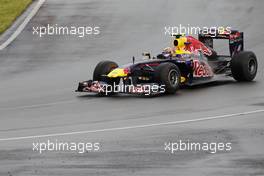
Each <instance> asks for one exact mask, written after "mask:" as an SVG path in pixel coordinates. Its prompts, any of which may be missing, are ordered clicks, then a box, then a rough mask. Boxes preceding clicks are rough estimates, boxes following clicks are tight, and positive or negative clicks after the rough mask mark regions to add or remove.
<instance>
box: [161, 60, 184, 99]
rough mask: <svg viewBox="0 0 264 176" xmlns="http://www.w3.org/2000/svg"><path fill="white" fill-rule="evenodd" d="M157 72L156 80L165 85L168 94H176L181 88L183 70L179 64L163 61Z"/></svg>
mask: <svg viewBox="0 0 264 176" xmlns="http://www.w3.org/2000/svg"><path fill="white" fill-rule="evenodd" d="M156 72H157V73H156V80H157V81H158V83H159V84H160V85H161V86H165V87H164V88H165V93H166V94H174V93H175V92H176V91H177V90H178V89H179V86H180V80H181V72H180V69H179V68H178V66H177V65H175V64H173V63H162V64H160V65H159V66H158V68H157V70H156Z"/></svg>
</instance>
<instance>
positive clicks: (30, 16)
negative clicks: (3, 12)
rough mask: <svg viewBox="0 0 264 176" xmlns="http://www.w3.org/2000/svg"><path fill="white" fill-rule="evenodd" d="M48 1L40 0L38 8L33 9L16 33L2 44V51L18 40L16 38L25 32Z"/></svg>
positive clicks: (0, 47) (0, 48)
mask: <svg viewBox="0 0 264 176" xmlns="http://www.w3.org/2000/svg"><path fill="white" fill-rule="evenodd" d="M45 1H46V0H39V2H38V3H37V4H36V6H35V7H34V8H33V10H32V11H31V12H30V13H29V15H28V16H27V17H26V19H25V20H24V21H23V23H22V24H21V25H20V26H19V27H18V28H17V29H16V31H15V32H14V33H13V34H12V35H11V36H10V37H9V38H8V39H7V40H6V41H5V42H4V43H3V44H2V45H0V50H3V49H4V48H6V47H7V46H8V45H9V44H10V43H11V42H12V41H13V40H15V39H16V37H17V36H18V35H19V34H20V33H21V32H22V31H23V29H24V28H25V27H26V25H27V24H28V22H29V21H30V20H31V19H32V18H33V17H34V16H35V15H36V13H37V12H38V10H39V8H40V7H41V6H42V4H43V3H44V2H45Z"/></svg>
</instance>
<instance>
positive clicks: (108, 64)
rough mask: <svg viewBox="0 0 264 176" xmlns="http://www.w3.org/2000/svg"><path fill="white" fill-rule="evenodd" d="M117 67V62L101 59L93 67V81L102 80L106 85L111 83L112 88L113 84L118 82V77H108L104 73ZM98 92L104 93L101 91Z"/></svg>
mask: <svg viewBox="0 0 264 176" xmlns="http://www.w3.org/2000/svg"><path fill="white" fill-rule="evenodd" d="M117 67H118V65H117V63H115V62H112V61H101V62H99V63H98V64H97V65H96V67H95V69H94V72H93V80H94V81H103V82H105V83H107V84H108V85H111V86H112V89H113V88H114V87H113V86H114V85H118V84H119V82H120V78H108V77H106V75H107V74H108V73H110V72H111V71H112V70H113V69H115V68H117ZM109 88H110V87H109ZM100 94H102V95H104V93H103V92H102V93H100ZM113 94H114V93H113V92H111V93H110V94H109V95H113Z"/></svg>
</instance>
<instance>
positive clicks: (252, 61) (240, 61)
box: [231, 51, 258, 82]
mask: <svg viewBox="0 0 264 176" xmlns="http://www.w3.org/2000/svg"><path fill="white" fill-rule="evenodd" d="M257 70H258V62H257V58H256V55H255V54H254V53H253V52H251V51H242V52H239V53H238V54H236V55H235V56H233V58H232V60H231V72H232V75H233V78H234V79H235V80H237V81H244V82H249V81H252V80H253V79H254V78H255V77H256V74H257Z"/></svg>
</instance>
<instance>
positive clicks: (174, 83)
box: [168, 70, 178, 86]
mask: <svg viewBox="0 0 264 176" xmlns="http://www.w3.org/2000/svg"><path fill="white" fill-rule="evenodd" d="M168 77H169V81H170V84H171V85H172V86H177V84H178V74H177V71H176V70H171V71H170V72H169V75H168Z"/></svg>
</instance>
